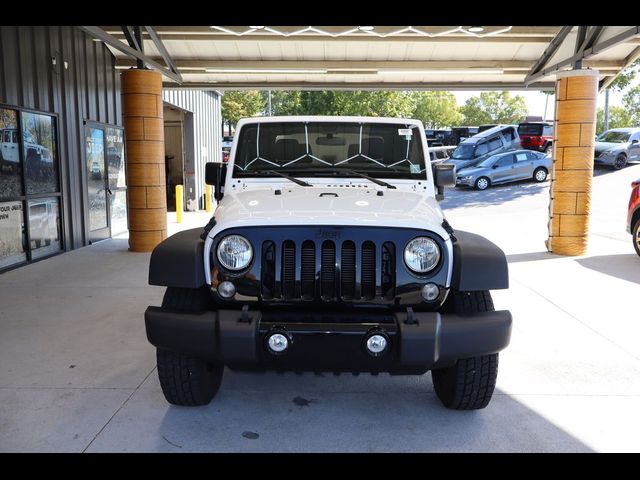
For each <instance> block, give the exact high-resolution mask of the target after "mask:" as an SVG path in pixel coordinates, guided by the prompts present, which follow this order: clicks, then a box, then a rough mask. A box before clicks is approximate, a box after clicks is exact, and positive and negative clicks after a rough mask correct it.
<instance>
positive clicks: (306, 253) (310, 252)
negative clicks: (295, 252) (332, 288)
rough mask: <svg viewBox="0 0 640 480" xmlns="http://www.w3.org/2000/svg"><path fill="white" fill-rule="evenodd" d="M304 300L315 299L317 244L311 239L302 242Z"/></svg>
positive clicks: (301, 285) (301, 273) (301, 284)
mask: <svg viewBox="0 0 640 480" xmlns="http://www.w3.org/2000/svg"><path fill="white" fill-rule="evenodd" d="M300 277H301V283H300V287H301V289H302V299H303V300H313V298H314V297H315V289H316V245H315V243H313V242H312V241H311V240H307V241H305V242H303V243H302V268H301V271H300Z"/></svg>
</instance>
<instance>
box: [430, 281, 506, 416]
mask: <svg viewBox="0 0 640 480" xmlns="http://www.w3.org/2000/svg"><path fill="white" fill-rule="evenodd" d="M442 310H443V312H450V313H477V312H490V311H493V310H494V307H493V300H492V299H491V294H490V293H489V292H488V291H479V292H458V291H455V290H452V291H451V292H450V293H449V296H448V297H447V301H446V302H445V305H444V306H443V309H442ZM497 377H498V354H497V353H493V354H490V355H482V356H480V357H472V358H461V359H459V360H458V361H456V363H455V365H452V366H450V367H446V368H438V369H434V370H432V371H431V378H432V380H433V386H434V388H435V391H436V395H437V396H438V398H439V399H440V401H441V402H442V404H443V405H444V406H445V407H447V408H450V409H453V410H478V409H481V408H484V407H486V406H487V405H488V404H489V402H490V401H491V397H492V396H493V391H494V389H495V387H496V379H497Z"/></svg>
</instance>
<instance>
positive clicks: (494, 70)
mask: <svg viewBox="0 0 640 480" xmlns="http://www.w3.org/2000/svg"><path fill="white" fill-rule="evenodd" d="M378 73H383V74H386V75H412V74H427V75H429V74H435V75H460V74H463V75H465V74H471V75H476V74H477V75H490V74H502V73H504V70H503V69H501V68H455V69H454V68H450V69H446V70H431V69H427V70H424V69H423V70H379V71H378Z"/></svg>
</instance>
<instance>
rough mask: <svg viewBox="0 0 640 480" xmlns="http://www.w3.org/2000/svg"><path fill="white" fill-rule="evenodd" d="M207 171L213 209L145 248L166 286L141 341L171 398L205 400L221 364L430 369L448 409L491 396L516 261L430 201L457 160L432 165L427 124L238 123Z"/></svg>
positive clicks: (451, 176)
mask: <svg viewBox="0 0 640 480" xmlns="http://www.w3.org/2000/svg"><path fill="white" fill-rule="evenodd" d="M206 177H207V183H209V184H212V185H214V188H215V196H216V199H217V200H218V206H217V208H216V210H215V212H214V215H213V217H212V219H211V221H210V222H209V223H208V224H207V226H206V227H205V228H204V230H203V229H201V228H198V229H193V230H187V231H183V232H180V233H177V234H175V235H173V236H171V237H169V238H167V239H166V240H165V241H163V242H162V243H161V244H160V245H158V246H157V247H156V248H155V250H154V251H153V253H152V255H151V262H150V271H149V283H150V284H152V285H161V286H166V287H167V290H166V293H165V295H164V299H163V302H162V306H161V307H149V308H148V309H147V310H146V312H145V321H146V329H147V337H148V339H149V341H150V342H151V343H152V344H153V345H154V346H155V347H156V348H157V361H158V374H159V377H160V384H161V386H162V390H163V392H164V395H165V397H166V399H167V400H168V401H169V402H170V403H173V404H176V405H204V404H207V403H209V402H210V400H211V399H212V398H213V396H214V395H215V394H216V392H217V390H218V388H219V386H220V382H221V380H222V374H223V370H224V367H225V366H227V367H229V368H232V369H253V370H266V369H270V370H277V371H284V370H293V371H313V372H322V371H329V372H352V373H354V374H357V373H360V372H369V373H372V374H377V373H378V372H389V373H391V374H417V375H422V374H424V373H426V372H427V371H429V370H431V372H432V378H433V383H434V386H435V391H436V394H437V395H438V398H440V400H441V401H442V403H443V404H444V405H445V406H446V407H448V408H453V409H461V410H468V409H478V408H483V407H485V406H486V405H487V404H488V403H489V401H490V399H491V396H492V394H493V390H494V387H495V383H496V375H497V370H498V352H499V351H500V350H502V349H503V348H505V347H506V346H507V345H508V343H509V339H510V334H511V314H510V313H509V312H508V311H494V308H493V303H492V300H491V295H490V293H489V290H492V289H504V288H508V273H507V262H506V259H505V256H504V253H503V252H502V250H500V249H499V248H498V247H496V246H495V245H494V244H493V243H491V242H489V241H488V240H486V239H484V238H483V237H480V236H478V235H474V234H472V233H467V232H462V231H459V230H455V231H454V230H453V229H452V228H451V227H450V226H449V224H448V223H447V221H446V219H445V217H444V215H443V213H442V210H441V209H440V206H439V205H438V203H437V197H439V195H441V193H442V192H443V191H444V186H453V185H454V184H455V169H454V168H453V167H451V166H438V167H437V168H434V169H432V168H431V166H430V161H429V154H428V148H427V141H426V137H425V133H424V127H423V125H422V123H421V122H420V121H418V120H404V119H397V118H367V117H267V118H251V119H244V120H242V121H240V122H239V123H238V127H237V132H236V135H235V138H234V144H233V147H232V149H231V156H230V159H229V162H228V164H226V165H221V164H216V163H209V164H207V172H206ZM437 193H438V194H439V195H437Z"/></svg>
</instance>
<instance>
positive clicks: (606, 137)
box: [594, 128, 640, 170]
mask: <svg viewBox="0 0 640 480" xmlns="http://www.w3.org/2000/svg"><path fill="white" fill-rule="evenodd" d="M594 157H595V158H594V163H595V164H596V165H607V166H610V167H613V168H615V169H616V170H620V169H621V168H624V167H625V166H626V165H627V162H628V161H630V160H631V161H638V160H640V128H613V129H611V130H607V131H606V132H603V133H601V134H600V135H598V136H597V137H596V148H595V152H594Z"/></svg>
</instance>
